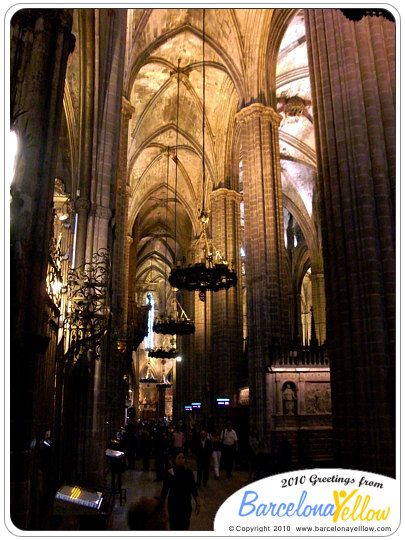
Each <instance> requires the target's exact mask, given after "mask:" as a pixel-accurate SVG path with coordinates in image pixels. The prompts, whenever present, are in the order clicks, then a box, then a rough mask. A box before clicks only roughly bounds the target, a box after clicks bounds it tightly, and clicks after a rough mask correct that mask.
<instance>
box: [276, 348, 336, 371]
mask: <svg viewBox="0 0 405 540" xmlns="http://www.w3.org/2000/svg"><path fill="white" fill-rule="evenodd" d="M270 365H271V366H317V367H320V366H322V367H329V355H328V351H327V349H326V347H325V345H320V346H319V345H302V346H298V347H270Z"/></svg>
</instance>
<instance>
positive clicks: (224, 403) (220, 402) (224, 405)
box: [217, 398, 231, 407]
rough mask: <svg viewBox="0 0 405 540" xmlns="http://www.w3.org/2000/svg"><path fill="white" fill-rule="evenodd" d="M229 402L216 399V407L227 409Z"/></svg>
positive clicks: (223, 399)
mask: <svg viewBox="0 0 405 540" xmlns="http://www.w3.org/2000/svg"><path fill="white" fill-rule="evenodd" d="M230 401H231V400H230V399H229V398H217V405H218V407H229V403H230Z"/></svg>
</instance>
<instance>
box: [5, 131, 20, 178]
mask: <svg viewBox="0 0 405 540" xmlns="http://www.w3.org/2000/svg"><path fill="white" fill-rule="evenodd" d="M17 152H18V137H17V134H16V132H15V131H10V136H9V138H8V141H7V152H6V156H7V157H8V158H7V159H6V178H8V179H9V184H10V185H11V184H12V182H13V180H14V173H15V162H16V157H17Z"/></svg>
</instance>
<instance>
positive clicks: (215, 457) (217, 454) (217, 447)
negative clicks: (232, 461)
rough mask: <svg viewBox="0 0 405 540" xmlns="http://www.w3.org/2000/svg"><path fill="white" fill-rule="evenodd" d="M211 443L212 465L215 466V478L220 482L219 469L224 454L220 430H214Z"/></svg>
mask: <svg viewBox="0 0 405 540" xmlns="http://www.w3.org/2000/svg"><path fill="white" fill-rule="evenodd" d="M211 441H212V463H213V466H214V478H215V480H218V478H219V467H220V464H221V454H222V441H221V437H220V436H219V431H218V429H214V430H213V433H212V436H211Z"/></svg>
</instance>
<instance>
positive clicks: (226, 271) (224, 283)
mask: <svg viewBox="0 0 405 540" xmlns="http://www.w3.org/2000/svg"><path fill="white" fill-rule="evenodd" d="M206 216H207V214H204V215H203V216H202V217H201V218H200V220H201V222H202V232H201V235H200V237H199V239H198V241H197V246H198V245H199V244H201V245H202V249H203V252H204V257H203V259H202V261H201V262H199V263H195V264H193V265H188V266H185V264H184V261H183V265H182V266H180V265H177V266H176V268H173V269H172V271H171V272H170V276H169V283H170V285H171V286H172V287H175V288H177V289H186V290H187V291H199V292H200V299H201V300H204V299H205V294H206V292H207V291H214V292H216V291H220V290H222V289H224V290H228V289H229V288H231V287H234V286H235V285H236V283H237V276H236V272H235V271H234V270H233V268H230V267H229V264H228V261H226V260H225V259H224V258H223V257H222V255H221V254H220V252H219V251H218V250H217V249H215V248H214V247H213V246H212V243H211V242H209V240H208V236H207V230H206V228H207V223H208V218H207V217H206Z"/></svg>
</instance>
